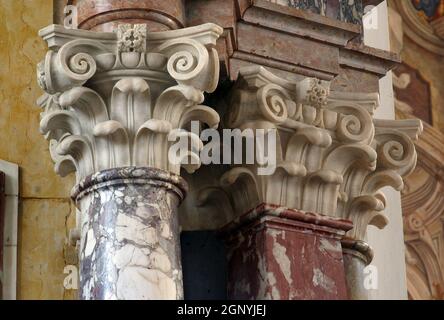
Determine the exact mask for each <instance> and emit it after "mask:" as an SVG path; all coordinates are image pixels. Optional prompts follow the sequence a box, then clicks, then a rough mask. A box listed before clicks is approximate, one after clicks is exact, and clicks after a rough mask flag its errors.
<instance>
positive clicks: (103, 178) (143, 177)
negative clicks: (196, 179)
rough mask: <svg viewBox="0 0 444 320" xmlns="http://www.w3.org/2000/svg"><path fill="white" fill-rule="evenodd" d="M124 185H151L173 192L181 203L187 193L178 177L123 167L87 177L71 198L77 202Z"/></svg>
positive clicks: (157, 170) (185, 187) (159, 171)
mask: <svg viewBox="0 0 444 320" xmlns="http://www.w3.org/2000/svg"><path fill="white" fill-rule="evenodd" d="M126 184H140V185H153V186H157V187H163V188H165V189H167V190H170V191H172V192H174V193H175V194H176V195H177V196H178V198H179V200H180V201H182V200H183V199H184V198H185V196H186V194H187V192H188V184H187V182H186V181H185V180H184V179H183V178H182V177H180V176H178V175H175V174H172V173H169V172H167V171H164V170H160V169H155V168H141V167H124V168H116V169H108V170H103V171H100V172H97V173H95V174H92V175H89V176H88V177H86V178H84V179H83V180H82V181H81V182H80V183H78V184H77V185H76V186H75V187H74V188H73V190H72V193H71V198H72V199H73V200H74V201H78V200H79V199H81V198H82V197H84V196H85V195H87V194H88V193H90V192H92V191H95V190H98V189H101V188H106V187H109V186H118V185H126Z"/></svg>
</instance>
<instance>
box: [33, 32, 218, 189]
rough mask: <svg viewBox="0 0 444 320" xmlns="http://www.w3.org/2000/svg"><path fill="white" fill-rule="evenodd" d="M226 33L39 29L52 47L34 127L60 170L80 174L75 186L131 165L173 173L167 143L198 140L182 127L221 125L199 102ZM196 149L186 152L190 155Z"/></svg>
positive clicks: (41, 70)
mask: <svg viewBox="0 0 444 320" xmlns="http://www.w3.org/2000/svg"><path fill="white" fill-rule="evenodd" d="M222 31H223V30H222V29H221V28H220V27H218V26H216V25H214V24H204V25H201V26H197V27H192V28H185V29H181V30H174V31H164V32H149V30H147V27H146V25H134V26H133V25H128V24H126V25H121V26H119V27H118V31H117V32H116V33H100V32H92V31H84V30H71V29H70V30H68V29H64V28H63V27H61V26H58V25H51V26H48V27H46V28H44V29H43V30H41V31H40V36H41V37H42V38H43V39H44V40H45V41H46V42H47V43H48V46H49V49H50V50H49V51H48V53H47V55H46V58H45V60H44V61H42V62H41V63H40V64H39V65H38V82H39V84H40V86H41V87H42V89H43V90H45V91H46V93H47V94H46V95H45V96H44V97H42V98H41V99H40V101H39V104H40V106H41V107H42V109H43V112H42V115H41V123H40V129H41V132H42V134H44V135H45V137H46V138H47V139H48V140H49V141H50V152H51V156H52V158H53V160H54V161H55V163H56V164H55V169H56V171H57V173H59V174H60V175H62V176H65V175H66V174H68V173H70V172H72V171H76V173H77V181H80V180H82V179H83V178H85V177H86V176H88V175H90V174H94V173H96V172H99V171H102V170H106V169H111V168H119V167H128V166H137V167H152V168H157V169H162V170H167V171H169V172H171V173H173V174H179V173H180V167H181V160H183V159H178V161H175V162H174V163H171V162H169V161H168V150H169V147H170V145H171V144H173V143H174V142H175V141H169V140H171V139H169V138H171V137H179V136H181V135H182V136H183V135H184V134H185V135H188V136H189V137H190V138H191V139H199V138H198V137H195V135H193V134H192V133H189V132H188V131H183V129H186V128H187V127H188V125H189V123H190V121H192V120H199V121H201V122H202V123H205V124H207V125H208V126H210V127H214V126H217V125H218V123H219V116H218V114H217V113H216V112H215V111H214V110H213V109H211V108H209V107H207V106H204V105H201V104H202V102H203V101H204V95H203V94H204V92H212V91H214V90H215V89H216V86H217V83H218V77H219V60H218V56H217V52H216V50H215V48H214V47H215V45H216V40H217V39H218V37H219V36H220V35H221V34H222ZM198 145H199V146H200V145H201V142H200V140H199V143H198ZM195 152H197V150H193V149H191V148H190V150H189V154H188V155H187V156H191V157H193V155H194V153H195ZM194 158H196V159H197V158H198V157H194ZM198 167H199V164H196V165H193V166H187V167H186V169H187V170H188V171H190V172H192V171H194V170H195V169H196V168H198Z"/></svg>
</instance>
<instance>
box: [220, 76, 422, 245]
mask: <svg viewBox="0 0 444 320" xmlns="http://www.w3.org/2000/svg"><path fill="white" fill-rule="evenodd" d="M378 104H379V96H378V94H359V93H340V92H330V90H329V83H328V82H325V81H319V80H317V79H313V78H305V79H303V80H302V81H299V82H291V81H287V80H285V79H282V78H279V77H277V76H275V75H273V74H272V73H270V72H268V71H267V70H265V69H264V68H261V67H249V68H245V69H243V70H241V72H240V75H239V80H238V81H237V83H236V85H235V86H234V88H233V89H232V92H231V97H230V100H229V111H228V114H227V115H226V119H225V126H226V127H228V128H240V129H246V128H251V129H258V128H263V129H276V132H277V148H276V171H275V172H274V173H273V174H271V175H262V176H261V175H258V174H257V172H258V171H257V168H258V167H260V165H259V164H254V165H238V166H234V167H232V168H231V170H229V171H228V172H227V173H225V174H224V175H223V176H222V178H221V187H222V189H224V190H225V191H226V193H227V194H228V195H229V197H230V199H231V203H232V204H233V210H234V212H236V213H238V214H241V213H245V212H247V211H248V210H251V208H254V207H255V206H256V205H257V204H259V203H268V204H273V205H278V206H281V207H287V208H294V209H297V210H302V211H305V212H315V213H320V214H324V215H328V216H331V217H334V218H340V219H347V220H351V221H352V222H353V225H354V228H353V229H352V230H351V231H349V232H348V234H347V236H348V237H349V238H351V239H354V240H365V235H366V230H367V226H368V225H375V226H377V227H379V228H383V227H384V226H385V225H386V224H387V221H388V220H387V218H386V217H385V215H384V214H383V210H384V208H385V205H386V200H385V197H384V195H383V194H382V193H381V189H382V188H383V187H386V186H391V187H393V188H395V189H397V190H401V189H402V188H403V177H404V176H406V175H408V174H409V173H410V172H411V171H412V170H413V169H414V167H415V164H416V158H417V155H416V151H415V147H414V144H413V141H414V140H416V139H417V138H418V135H419V134H420V133H421V131H422V124H421V122H420V121H419V120H408V121H383V120H376V119H373V114H374V111H375V109H376V108H377V107H378ZM269 151H270V150H269Z"/></svg>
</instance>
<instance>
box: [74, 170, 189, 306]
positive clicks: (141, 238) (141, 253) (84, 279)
mask: <svg viewBox="0 0 444 320" xmlns="http://www.w3.org/2000/svg"><path fill="white" fill-rule="evenodd" d="M186 188H187V187H186V183H185V182H184V180H183V179H182V178H180V177H179V176H176V175H172V174H170V173H167V172H164V171H161V170H157V169H153V168H136V167H127V168H118V169H110V170H105V171H101V172H99V173H97V174H94V175H92V176H89V177H87V178H85V179H84V180H83V181H82V182H81V183H80V184H79V185H77V186H76V188H75V189H74V193H73V199H74V200H75V201H76V203H77V205H78V207H79V208H80V211H81V240H80V252H79V255H80V257H79V258H80V297H81V298H82V299H84V300H90V299H120V300H134V299H137V300H146V299H183V286H182V268H181V260H180V259H181V258H180V257H181V256H180V234H179V225H178V216H177V207H178V205H179V203H180V201H181V200H182V199H183V198H184V196H185V193H186Z"/></svg>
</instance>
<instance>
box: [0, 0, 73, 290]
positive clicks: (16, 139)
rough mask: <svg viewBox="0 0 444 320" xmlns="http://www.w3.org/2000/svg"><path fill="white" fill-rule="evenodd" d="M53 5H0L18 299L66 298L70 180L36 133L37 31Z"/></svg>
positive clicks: (1, 109) (0, 80)
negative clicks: (16, 181) (15, 177)
mask: <svg viewBox="0 0 444 320" xmlns="http://www.w3.org/2000/svg"><path fill="white" fill-rule="evenodd" d="M52 12H53V9H52V0H0V158H1V159H3V160H6V161H10V162H14V163H17V164H18V165H19V166H20V176H21V178H20V195H21V201H20V208H19V252H18V288H17V290H18V292H17V295H18V298H19V299H64V298H65V299H69V298H73V297H74V296H75V292H73V291H66V290H65V289H64V288H63V279H64V277H65V275H64V274H63V269H64V267H65V264H67V262H66V261H65V250H66V247H67V246H66V241H67V240H66V239H67V233H68V230H69V229H70V228H72V227H73V225H74V221H75V220H74V216H75V214H74V211H75V209H74V206H73V204H72V203H71V201H70V199H69V198H67V195H69V192H70V189H71V187H72V186H73V184H74V178H73V177H67V178H64V179H62V178H59V177H58V176H57V175H56V174H55V173H54V170H53V164H52V161H51V159H50V156H49V151H48V143H47V141H45V139H44V138H43V136H42V135H41V134H40V133H39V113H40V110H39V108H38V107H37V106H36V103H35V102H36V100H37V98H38V97H39V96H40V95H42V93H43V92H42V91H41V90H40V88H39V87H38V85H37V81H36V76H35V74H36V64H37V63H38V62H39V61H40V60H42V59H43V57H44V55H45V53H46V51H47V48H46V44H45V43H44V42H43V41H42V40H41V39H40V38H39V37H38V35H37V32H38V30H39V29H41V28H43V27H45V26H47V25H49V24H51V23H52Z"/></svg>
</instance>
